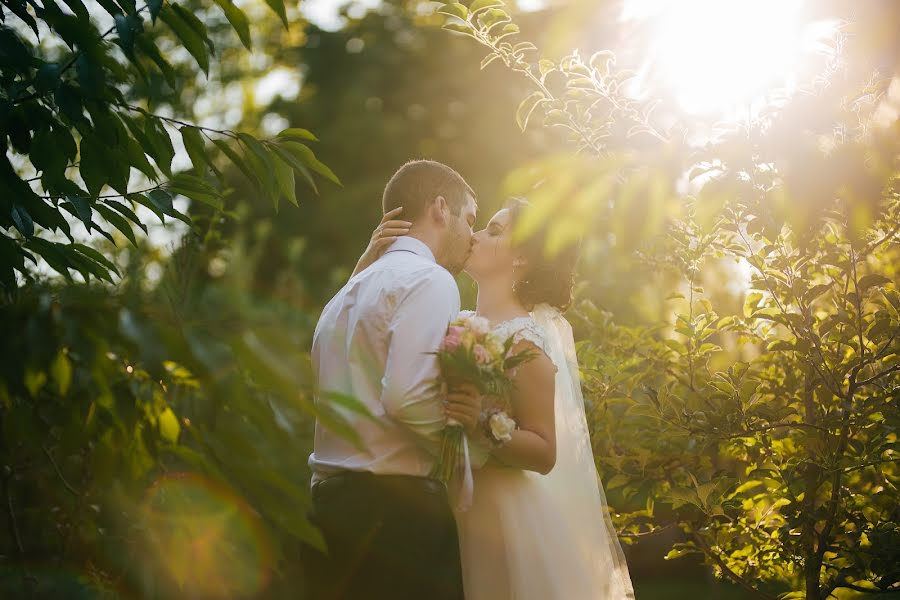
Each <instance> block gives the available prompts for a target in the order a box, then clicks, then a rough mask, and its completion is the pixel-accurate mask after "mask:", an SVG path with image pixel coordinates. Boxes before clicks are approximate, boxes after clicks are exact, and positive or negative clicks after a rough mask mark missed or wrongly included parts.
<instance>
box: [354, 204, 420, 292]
mask: <svg viewBox="0 0 900 600" xmlns="http://www.w3.org/2000/svg"><path fill="white" fill-rule="evenodd" d="M402 211H403V207H402V206H398V207H397V208H395V209H394V210H391V211H388V212H387V213H385V215H384V217H382V218H381V223H379V224H378V227H376V228H375V231H373V232H372V239H371V240H369V245H368V247H367V248H366V251H365V252H363V255H362V256H360V257H359V262H357V263H356V268H355V269H353V274H352V275H350V276H351V277H353V275H356V274H357V273H359V272H360V271H365V270H366V268H367V267H368V266H369V265H371V264H372V263H373V262H375V261H376V260H378V258H379V257H381V255H382V254H384V251H385V250H387V249H388V246H390V245H391V244H393V243H394V240H396V239H397V238H398V237H400V236H402V235H406V234H407V233H409V226H410V225H412V223H410V222H409V221H400V220H396V219H394V217H396V216H397V215H399V214H400V213H401V212H402Z"/></svg>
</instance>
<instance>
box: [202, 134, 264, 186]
mask: <svg viewBox="0 0 900 600" xmlns="http://www.w3.org/2000/svg"><path fill="white" fill-rule="evenodd" d="M213 144H215V145H216V147H217V148H219V150H221V151H222V153H223V154H224V155H225V156H227V157H228V158H229V160H231V162H232V163H234V166H236V167H237V168H238V169H240V170H241V173H243V174H244V176H245V177H246V178H247V179H249V180H250V181H251V182H253V183H257V184H258V183H259V181H258V180H257V179H256V176H255V175H253V173H252V172H251V171H250V169H249V167H247V163H246V162H245V161H244V159H243V158H241V156H240V154H238V153H237V152H235V151H234V150H233V149H232V148H231V146H229V145H228V142H226V141H225V140H220V139H217V138H213Z"/></svg>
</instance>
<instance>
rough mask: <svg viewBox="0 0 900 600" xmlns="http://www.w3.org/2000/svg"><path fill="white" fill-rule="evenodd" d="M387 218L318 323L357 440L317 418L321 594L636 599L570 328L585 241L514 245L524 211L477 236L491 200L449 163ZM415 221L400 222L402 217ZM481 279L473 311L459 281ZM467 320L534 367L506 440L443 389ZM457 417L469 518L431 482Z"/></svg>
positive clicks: (318, 597) (521, 385)
mask: <svg viewBox="0 0 900 600" xmlns="http://www.w3.org/2000/svg"><path fill="white" fill-rule="evenodd" d="M382 202H383V207H382V208H383V214H384V218H383V219H382V222H381V223H380V224H379V226H378V227H377V228H376V230H375V232H374V233H373V235H372V240H371V242H370V244H369V246H368V248H367V249H366V251H365V253H364V254H363V256H362V257H361V258H360V260H359V263H358V264H357V266H356V269H355V271H354V273H353V275H352V276H351V278H350V280H349V281H348V282H347V283H346V284H345V285H344V287H343V288H341V290H340V291H339V292H338V293H337V294H336V295H335V296H334V298H332V299H331V301H330V302H329V303H328V304H327V306H326V307H325V309H324V310H323V311H322V315H321V317H320V318H319V322H318V324H317V326H316V331H315V336H314V339H313V347H312V362H313V367H314V373H315V376H316V386H317V388H316V389H317V390H321V393H317V396H316V402H317V403H327V402H329V398H330V397H334V394H339V395H342V396H350V397H353V398H355V399H357V400H358V401H359V402H361V403H362V404H363V405H364V406H365V407H366V409H368V413H369V414H360V413H359V412H353V411H349V410H347V409H345V408H342V407H339V406H336V405H335V406H332V407H331V409H332V410H335V411H338V412H339V413H340V414H341V415H342V416H343V417H344V418H345V420H346V422H347V423H348V425H349V426H350V427H351V428H352V429H353V430H354V432H355V434H356V435H355V437H356V440H350V439H347V437H346V436H345V435H341V434H340V433H339V432H335V431H332V430H330V429H328V428H327V427H325V426H324V425H323V424H322V423H319V422H317V423H316V430H315V443H314V450H313V453H312V455H311V456H310V458H309V464H310V467H311V469H312V472H313V476H312V511H311V514H310V518H311V520H312V522H313V523H314V524H315V525H316V526H317V527H318V528H319V529H320V531H321V532H322V534H323V537H324V540H325V543H326V546H327V553H326V554H321V553H318V552H316V551H310V556H309V557H308V559H307V560H306V561H305V562H306V564H305V566H306V572H307V573H308V577H307V579H308V582H309V585H310V594H309V597H310V598H313V599H315V600H336V599H341V600H344V599H346V600H361V599H370V598H371V599H378V600H380V599H391V600H461V599H463V598H466V599H468V600H513V599H515V600H551V599H557V598H558V599H560V600H589V599H590V600H624V599H628V598H634V591H633V588H632V584H631V580H630V577H629V574H628V569H627V566H626V564H625V560H624V555H623V553H622V549H621V547H620V546H619V543H618V540H617V539H616V533H615V531H614V529H613V528H612V523H611V521H610V519H609V514H608V510H607V506H606V499H605V497H604V494H603V488H602V485H601V484H600V482H599V479H598V475H597V471H596V467H595V465H594V457H593V453H592V450H591V442H590V437H589V435H588V427H587V420H586V418H585V408H584V399H583V396H582V393H581V385H580V381H579V374H578V363H577V359H576V356H575V344H574V340H573V337H572V328H571V326H570V325H569V323H568V322H567V321H566V319H565V318H564V317H563V315H562V312H561V311H563V310H565V309H566V308H567V306H568V305H569V303H570V301H571V295H572V286H573V280H574V269H575V263H576V259H577V246H576V245H572V246H570V247H568V248H565V249H563V250H561V251H560V252H558V253H556V254H554V255H553V256H552V257H548V256H546V255H545V253H544V242H545V240H544V235H543V229H542V230H541V231H539V232H538V233H536V234H533V235H530V236H528V237H527V238H526V239H519V237H518V236H514V235H513V231H514V230H515V228H516V225H517V223H518V222H519V220H520V219H521V218H522V215H523V214H525V212H526V211H527V210H529V208H530V207H529V205H528V203H527V202H526V201H524V200H521V199H515V200H512V201H511V202H510V203H509V204H508V205H507V206H505V207H504V208H502V209H501V210H499V211H498V212H497V213H496V214H494V215H493V217H491V219H490V221H489V222H488V224H487V226H486V227H485V228H484V229H481V230H479V231H477V232H473V229H474V227H475V223H476V216H477V210H478V205H477V202H476V197H475V193H474V192H473V191H472V188H471V187H470V186H469V185H468V184H467V183H466V182H465V180H464V179H463V178H462V177H461V176H460V175H459V174H458V173H457V172H456V171H454V170H453V169H451V168H450V167H448V166H446V165H444V164H441V163H439V162H435V161H430V160H416V161H411V162H408V163H407V164H405V165H403V166H402V167H401V168H400V169H399V170H398V171H397V172H396V173H394V175H393V176H392V177H391V178H390V180H389V181H388V183H387V185H386V186H385V189H384V196H383V200H382ZM401 218H402V220H401ZM460 271H465V272H466V273H467V274H468V275H469V276H471V277H472V279H474V281H475V282H476V283H477V285H478V300H477V304H476V307H475V311H474V313H472V312H470V311H463V312H462V313H461V312H460V296H459V290H458V288H457V285H456V280H455V279H454V276H455V275H456V274H457V273H459V272H460ZM460 315H462V316H463V317H468V318H469V319H471V320H472V321H473V322H475V323H478V324H479V327H483V328H487V329H489V330H490V331H491V333H493V334H494V335H495V336H496V337H497V338H499V339H501V340H504V341H506V340H510V343H511V344H512V350H513V351H517V352H518V351H529V352H531V353H532V354H533V356H534V358H532V359H531V360H529V361H528V362H525V363H524V364H521V365H519V366H518V367H517V368H516V369H515V370H514V372H513V373H511V375H510V376H511V377H512V379H513V384H514V386H513V388H512V389H513V391H512V392H511V394H510V395H511V396H512V397H511V398H509V404H510V406H511V409H512V415H511V418H512V420H513V421H514V422H515V427H514V429H513V430H512V431H510V432H508V435H505V436H504V439H503V441H502V442H501V443H497V440H492V439H488V436H487V435H486V434H485V433H484V427H482V425H483V424H482V423H480V421H481V420H482V419H483V416H482V410H483V406H482V403H483V398H482V396H481V395H480V394H478V393H477V392H476V391H475V390H474V389H472V388H469V387H464V388H462V389H449V390H448V389H446V387H445V388H443V389H442V388H441V387H440V386H438V385H435V382H436V381H439V380H440V377H441V374H440V368H439V363H438V360H437V357H436V356H435V351H436V350H437V349H438V347H439V345H440V344H441V342H442V340H443V339H444V337H445V335H446V334H447V330H448V324H449V323H450V322H451V321H454V320H455V319H457V318H458V317H459V316H460ZM448 419H453V420H455V421H456V422H457V423H459V424H461V425H462V426H463V427H464V429H465V431H466V436H467V439H468V449H469V452H470V461H471V465H472V467H473V474H472V483H473V488H472V489H473V493H472V498H471V503H467V504H470V505H468V506H467V507H462V508H461V507H460V505H459V504H458V503H456V502H455V501H454V498H453V494H452V493H450V492H448V489H447V486H446V485H445V484H444V483H443V482H442V481H440V480H438V479H435V478H431V477H429V473H431V472H432V469H433V467H434V465H435V461H436V457H437V456H438V454H439V451H440V446H441V438H442V433H443V430H444V428H445V426H446V425H447V422H448Z"/></svg>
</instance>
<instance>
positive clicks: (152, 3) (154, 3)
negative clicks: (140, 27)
mask: <svg viewBox="0 0 900 600" xmlns="http://www.w3.org/2000/svg"><path fill="white" fill-rule="evenodd" d="M162 6H163V0H147V7H148V8H149V9H150V18H151V19H152V20H153V23H156V17H158V16H159V11H160V10H162Z"/></svg>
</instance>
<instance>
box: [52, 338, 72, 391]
mask: <svg viewBox="0 0 900 600" xmlns="http://www.w3.org/2000/svg"><path fill="white" fill-rule="evenodd" d="M50 375H51V376H52V377H53V381H55V382H56V390H57V391H58V392H59V395H60V396H65V395H66V394H68V393H69V386H70V385H71V384H72V363H71V362H70V361H69V356H68V355H67V354H66V351H65V349H61V350H60V351H59V352H58V353H57V354H56V358H55V359H53V363H52V364H51V365H50Z"/></svg>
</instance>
